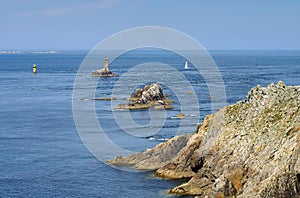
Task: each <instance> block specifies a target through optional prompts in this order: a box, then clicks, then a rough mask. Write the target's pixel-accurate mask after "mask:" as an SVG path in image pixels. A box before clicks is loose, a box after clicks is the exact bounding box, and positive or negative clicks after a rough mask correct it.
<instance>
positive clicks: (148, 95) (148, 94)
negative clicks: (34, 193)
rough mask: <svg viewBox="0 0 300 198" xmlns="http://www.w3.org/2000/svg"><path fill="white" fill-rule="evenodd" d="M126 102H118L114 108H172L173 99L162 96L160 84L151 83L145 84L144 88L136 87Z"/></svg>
mask: <svg viewBox="0 0 300 198" xmlns="http://www.w3.org/2000/svg"><path fill="white" fill-rule="evenodd" d="M128 100H129V103H128V104H119V105H117V106H116V107H115V109H129V110H138V109H139V110H142V109H149V108H151V107H154V108H155V109H172V108H173V106H171V105H170V103H173V102H174V101H173V100H169V99H168V98H167V96H164V94H163V90H162V87H161V85H159V84H156V83H153V84H151V85H145V87H144V88H137V89H136V90H135V91H134V92H133V94H132V95H131V97H130V98H129V99H128Z"/></svg>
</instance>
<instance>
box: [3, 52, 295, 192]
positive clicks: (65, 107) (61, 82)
mask: <svg viewBox="0 0 300 198" xmlns="http://www.w3.org/2000/svg"><path fill="white" fill-rule="evenodd" d="M88 53H89V52H88V51H60V52H57V53H16V54H13V53H12V54H0V197H147V198H152V197H153V198H157V197H176V196H173V195H168V193H167V191H168V189H170V188H172V187H175V186H177V185H179V184H181V183H183V182H185V181H182V180H164V179H160V178H156V177H154V175H153V172H151V171H150V172H149V171H141V172H134V171H128V170H124V169H121V168H118V167H112V166H110V165H107V164H106V163H105V161H104V160H103V159H104V158H101V156H100V157H99V156H95V155H94V153H93V152H91V150H90V149H89V148H88V146H87V145H86V143H85V142H84V141H83V140H82V139H81V137H82V136H81V135H80V134H79V133H78V125H77V124H76V121H75V119H74V116H84V115H78V113H79V114H80V111H77V112H76V113H77V114H76V115H74V101H75V102H78V103H79V104H81V103H80V102H82V104H83V103H84V102H93V106H94V109H95V112H96V117H97V119H98V121H99V123H100V124H101V126H102V131H103V133H104V134H105V138H107V139H108V140H109V141H110V142H111V143H112V144H113V145H117V146H118V147H119V148H122V149H124V150H126V151H129V153H130V152H139V151H143V150H146V149H148V148H152V147H154V146H155V145H157V144H159V143H162V142H165V141H167V140H168V139H170V138H172V137H173V136H175V135H178V134H182V133H193V132H195V131H196V123H198V122H202V121H203V119H204V117H205V115H207V114H210V113H214V112H215V111H217V109H215V108H214V106H213V105H212V103H213V102H214V99H216V97H217V96H215V95H212V93H216V92H217V93H218V90H220V91H222V90H224V91H225V92H224V93H225V95H224V94H222V96H223V97H224V98H225V103H224V101H223V103H222V105H227V104H233V103H235V102H237V101H240V100H243V99H245V98H246V96H247V93H248V91H249V90H250V89H251V88H252V87H254V86H256V85H261V86H267V85H268V84H270V83H272V82H273V83H277V82H278V81H279V80H282V81H284V82H285V84H286V85H300V51H299V50H240V51H239V50H233V51H217V50H215V51H209V53H210V55H211V57H212V60H213V61H214V63H215V65H216V66H217V69H218V70H217V72H218V74H220V76H221V79H222V83H221V84H218V87H217V88H216V87H215V88H213V89H215V90H216V91H215V92H214V91H211V89H212V88H211V87H209V86H208V85H207V78H206V77H205V76H203V74H201V72H199V70H197V68H196V66H195V65H193V63H192V62H190V61H189V60H186V59H185V58H184V57H183V56H181V55H180V54H177V53H174V52H169V51H167V50H162V49H142V50H132V51H129V52H127V53H124V54H122V55H120V56H119V57H117V58H116V59H114V60H113V61H111V62H110V65H109V67H110V69H111V70H112V71H113V72H114V73H117V74H119V77H112V78H97V77H95V78H93V79H92V80H93V81H95V80H96V81H97V83H96V85H97V86H95V87H94V90H95V95H94V98H93V97H92V96H86V97H84V96H83V97H81V98H77V97H74V89H75V88H74V82H75V79H76V77H78V76H80V75H81V76H82V75H85V78H86V79H90V78H91V76H90V73H86V74H82V73H80V74H79V73H78V71H79V69H80V67H81V66H82V62H83V61H84V59H85V58H86V56H87V55H88ZM186 61H187V62H188V65H189V68H188V69H185V68H184V65H185V62H186ZM144 63H148V64H146V65H143V64H144ZM151 63H153V65H154V63H162V64H163V65H164V66H166V65H167V67H163V66H162V67H153V68H155V70H153V73H151V75H150V74H149V68H150V71H152V70H151V68H152V67H151ZM33 64H36V65H37V73H36V74H33V73H32V66H33ZM138 65H139V66H140V67H137V66H138ZM149 65H150V66H149ZM102 66H103V60H102V59H100V58H99V64H97V65H94V67H95V68H99V69H100V68H101V67H102ZM143 66H144V68H146V67H147V71H144V70H143ZM132 68H136V69H132ZM141 68H142V69H141ZM159 68H162V70H160V69H159ZM166 69H167V70H168V71H169V70H170V71H171V70H172V69H173V70H172V71H176V73H178V74H179V75H171V76H170V75H167V73H168V71H165V70H166ZM145 72H146V73H145ZM147 72H148V73H147ZM210 78H211V79H214V76H210ZM137 79H138V80H137ZM136 81H138V82H136ZM119 82H121V83H119ZM133 82H134V83H133ZM155 82H156V83H159V84H161V85H162V87H163V91H164V93H165V94H169V95H170V96H169V99H171V100H174V103H173V104H172V105H173V106H174V108H173V109H172V110H168V111H160V110H157V111H158V112H159V115H157V116H152V114H151V112H152V113H153V112H154V114H153V115H156V114H155V111H153V110H136V111H132V112H128V111H117V110H115V109H114V106H115V105H117V104H119V103H126V102H128V101H127V97H129V96H130V95H128V93H127V92H128V91H125V90H127V89H128V88H130V90H132V92H133V91H134V89H135V88H138V87H143V86H145V85H146V84H149V83H155ZM185 83H188V84H185ZM185 86H191V87H192V89H189V88H187V87H185ZM219 86H221V87H219ZM174 87H175V88H174ZM117 88H119V89H117ZM176 88H179V89H176ZM185 88H186V89H185ZM116 90H119V91H116ZM120 90H121V91H120ZM122 90H124V92H123V93H122ZM178 90H181V92H180V93H179V92H178ZM182 90H183V91H182ZM129 92H130V91H129ZM105 97H106V98H107V97H108V98H110V97H116V98H117V100H113V101H110V100H93V99H95V98H105ZM182 98H184V99H185V100H184V99H183V100H184V101H185V102H182V101H183V100H182ZM192 98H196V99H197V103H195V102H192ZM186 101H187V102H186ZM189 101H191V102H190V103H189ZM182 111H184V113H185V114H186V118H183V119H188V120H189V121H188V122H182V120H183V119H178V118H177V117H176V115H177V114H178V113H180V112H182ZM117 116H119V117H118V119H119V121H118V120H116V117H117ZM120 119H121V121H120ZM122 119H123V120H126V122H127V120H129V121H128V125H126V122H125V124H124V122H123V123H122ZM151 119H154V120H155V121H157V122H154V125H149V122H151ZM161 120H163V122H159V121H161ZM131 121H133V122H134V123H135V124H134V125H131V124H130V122H131ZM87 122H88V120H87ZM87 124H88V123H87ZM120 125H122V126H120ZM179 128H180V131H179ZM134 129H138V130H134ZM153 129H155V130H154V132H153V131H152V130H153ZM131 130H134V132H133V133H131V132H130V131H131ZM139 131H140V133H139ZM147 131H151V133H148V132H147ZM101 147H105V146H104V145H102V144H99V148H101ZM102 150H105V148H103V149H102ZM113 154H115V156H116V155H118V153H117V152H115V153H113ZM115 156H113V155H109V156H106V158H105V159H107V157H115Z"/></svg>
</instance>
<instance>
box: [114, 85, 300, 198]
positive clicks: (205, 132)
mask: <svg viewBox="0 0 300 198" xmlns="http://www.w3.org/2000/svg"><path fill="white" fill-rule="evenodd" d="M179 138H180V137H174V138H173V139H170V140H169V141H168V142H170V141H174V143H176V140H178V139H179ZM168 142H166V143H162V144H160V146H159V147H155V148H154V149H156V150H155V152H156V154H157V155H155V158H151V157H150V158H147V160H148V161H143V167H147V165H151V164H152V163H154V162H153V161H151V160H154V161H155V160H156V159H161V157H160V156H159V155H160V154H161V155H165V153H163V152H159V149H160V148H164V149H166V148H167V147H168V146H169V145H170V143H168ZM170 148H171V147H170ZM166 151H167V150H166ZM176 151H178V153H177V154H175V155H174V153H173V154H172V155H170V158H172V159H170V158H168V159H167V161H164V162H163V163H160V164H159V163H158V164H156V166H149V167H151V168H150V169H152V170H156V172H155V175H156V176H159V177H163V178H170V179H172V178H174V179H177V178H190V180H189V181H188V182H187V183H184V184H182V185H180V186H177V187H174V188H172V189H170V190H169V193H173V194H179V195H195V196H199V197H300V155H299V154H300V87H296V86H286V85H285V84H284V83H283V82H281V81H280V82H278V83H277V84H276V85H275V84H270V85H269V86H268V87H261V86H257V87H254V88H252V89H251V90H250V91H249V93H248V96H247V98H246V99H245V100H243V101H240V102H238V103H236V104H233V105H229V106H226V107H224V108H222V109H220V110H219V111H218V112H217V113H215V114H213V115H207V116H206V118H205V120H204V122H203V123H202V124H200V125H198V131H197V132H196V133H195V134H193V135H191V136H190V137H189V139H188V140H187V142H186V144H180V145H178V147H176ZM151 152H154V151H153V150H151V149H148V150H147V151H145V152H142V153H140V154H136V155H135V159H136V161H135V163H134V164H133V165H136V164H138V163H140V162H142V161H140V162H139V159H140V158H139V155H141V156H143V155H146V153H151ZM173 155H174V157H171V156H173ZM121 159H123V160H120V161H118V163H119V164H120V163H121V162H122V164H123V165H125V164H130V162H131V159H130V158H126V157H123V158H121ZM141 159H142V158H141ZM111 162H112V163H114V161H111ZM149 162H151V163H149ZM130 165H131V164H130Z"/></svg>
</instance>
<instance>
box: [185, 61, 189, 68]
mask: <svg viewBox="0 0 300 198" xmlns="http://www.w3.org/2000/svg"><path fill="white" fill-rule="evenodd" d="M188 68H189V66H188V62H187V61H185V65H184V69H188Z"/></svg>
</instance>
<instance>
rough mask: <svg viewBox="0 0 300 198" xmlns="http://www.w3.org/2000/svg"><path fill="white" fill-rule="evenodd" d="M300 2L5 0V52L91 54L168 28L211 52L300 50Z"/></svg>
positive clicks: (1, 33)
mask: <svg viewBox="0 0 300 198" xmlns="http://www.w3.org/2000/svg"><path fill="white" fill-rule="evenodd" d="M299 10H300V1H299V0H285V1H284V0H264V1H262V0H251V1H250V0H249V1H242V0H226V1H225V0H85V1H82V0H63V1H62V0H51V1H46V0H0V27H1V28H0V43H1V44H0V50H49V49H55V50H90V49H92V48H93V47H95V46H96V45H97V44H98V43H99V42H101V41H102V40H103V39H105V38H107V37H109V36H111V35H112V34H115V33H117V32H119V31H122V30H125V29H129V28H134V27H140V26H163V27H169V28H174V29H177V30H179V31H182V32H184V33H186V34H188V35H189V36H191V37H193V38H195V39H196V40H197V41H198V42H200V43H201V44H202V45H203V46H204V47H205V48H206V49H208V50H239V49H244V50H255V49H258V50H259V49H300V11H299Z"/></svg>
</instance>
